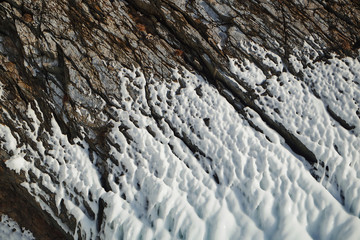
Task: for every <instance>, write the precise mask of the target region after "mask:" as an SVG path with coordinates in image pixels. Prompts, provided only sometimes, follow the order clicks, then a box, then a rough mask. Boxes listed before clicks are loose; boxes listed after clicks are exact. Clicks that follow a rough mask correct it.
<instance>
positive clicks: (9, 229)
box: [0, 215, 35, 240]
mask: <svg viewBox="0 0 360 240" xmlns="http://www.w3.org/2000/svg"><path fill="white" fill-rule="evenodd" d="M0 239H6V240H33V239H35V238H34V236H33V234H32V233H31V232H30V231H29V230H26V229H25V228H20V227H19V225H18V224H17V222H15V221H14V220H13V219H11V218H9V217H8V216H7V215H1V221H0Z"/></svg>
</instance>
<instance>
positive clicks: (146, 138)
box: [0, 0, 360, 239]
mask: <svg viewBox="0 0 360 240" xmlns="http://www.w3.org/2000/svg"><path fill="white" fill-rule="evenodd" d="M359 47H360V4H359V2H358V1H349V0H338V1H335V0H332V1H322V0H303V1H302V0H301V1H300V0H289V1H282V0H277V1H275V0H274V1H261V0H258V1H255V0H247V1H231V0H179V1H175V0H174V1H165V0H130V1H120V0H109V1H108V0H99V1H95V0H83V1H81V0H69V1H63V0H49V1H40V0H36V1H30V0H29V1H27V0H23V1H21V0H3V1H0V96H1V100H0V112H1V115H0V124H1V125H0V145H1V148H0V160H1V162H0V163H1V165H0V173H1V176H0V186H1V187H0V191H1V192H0V201H1V204H0V206H1V209H0V212H2V213H6V214H8V215H9V216H10V217H12V218H13V219H15V220H17V221H18V222H19V223H20V224H21V225H24V226H25V227H26V228H28V229H30V230H31V231H32V232H33V234H34V235H35V236H36V237H38V238H39V239H56V238H58V239H72V238H74V239H78V238H79V239H94V238H96V237H98V238H101V239H111V238H113V237H115V236H117V237H119V236H120V237H121V236H123V237H124V238H133V237H134V238H135V236H139V237H144V238H146V237H148V238H152V237H156V236H157V237H160V236H164V237H165V238H166V237H177V238H182V237H184V238H193V237H194V236H196V235H191V234H192V231H190V230H189V231H187V229H191V224H193V223H197V222H202V220H203V222H204V226H205V225H206V224H208V222H207V220H206V219H207V218H210V217H212V215H211V216H210V215H209V214H207V211H206V210H199V209H201V208H200V207H199V206H198V205H201V204H205V203H200V202H198V201H200V200H198V199H197V200H194V199H192V198H193V197H194V196H198V197H199V199H200V198H201V197H200V196H203V197H204V196H205V197H204V198H205V199H210V197H206V196H208V195H209V196H210V195H211V196H213V195H214V196H213V199H214V200H213V202H215V203H216V204H215V203H214V205H213V207H214V209H223V208H222V207H221V206H226V204H225V205H222V203H220V202H221V199H226V201H227V204H228V205H229V204H230V202H232V201H235V202H236V203H238V204H239V206H240V207H239V209H241V208H244V209H247V210H243V211H240V210H239V211H240V212H241V214H242V215H241V214H240V213H238V215H236V214H237V211H238V210H236V209H232V210H233V211H234V212H235V219H236V221H237V224H238V225H239V226H242V225H241V223H239V222H241V221H240V220H239V219H237V216H239V218H240V216H241V217H243V215H244V214H245V215H246V217H248V218H250V219H251V220H252V221H254V222H255V223H254V226H255V227H254V228H256V229H259V231H260V232H262V233H263V234H264V235H265V234H273V236H274V237H276V236H279V237H281V236H282V237H284V236H286V235H281V231H280V232H278V231H277V230H274V229H277V228H275V227H267V226H265V225H266V224H270V225H269V226H272V225H271V224H274V225H278V226H281V224H282V223H281V220H279V221H277V220H276V219H277V218H276V217H275V220H274V221H270V220H269V221H268V222H266V221H265V223H263V222H262V220H259V219H258V220H254V219H257V218H256V217H254V216H255V211H257V210H256V209H257V208H256V206H252V205H251V203H250V202H251V201H250V200H249V201H248V202H247V200H243V199H246V196H245V195H246V194H245V193H243V195H244V194H245V195H244V196H243V195H241V194H240V193H239V192H246V191H247V187H249V186H247V185H246V184H245V185H241V184H242V183H241V184H240V183H239V184H240V185H239V184H238V183H237V182H236V181H235V180H237V179H242V178H241V177H239V176H242V175H241V174H240V173H237V170H236V169H239V168H240V165H241V164H243V166H245V167H244V169H245V170H244V171H245V175H244V176H246V177H247V178H248V179H256V178H257V174H260V175H261V176H265V175H266V174H267V173H266V171H265V170H261V171H260V170H259V167H257V169H258V170H257V171H255V173H254V174H252V173H251V171H249V169H250V168H251V167H250V165H251V164H250V163H249V161H250V160H249V159H251V158H252V157H251V155H249V154H250V153H251V151H249V150H246V149H242V148H241V147H240V145H241V143H238V144H236V141H235V140H234V141H235V142H234V146H235V147H234V149H232V148H231V147H227V148H226V149H225V150H222V149H223V147H220V146H223V145H221V143H224V142H226V143H228V139H235V138H236V139H237V138H238V136H239V135H236V136H235V135H234V136H233V135H232V133H233V134H235V133H238V132H237V131H238V130H236V129H237V128H236V127H235V126H234V129H230V128H229V129H228V128H227V126H217V124H219V123H229V126H232V124H234V122H232V121H235V119H238V120H237V123H239V126H244V128H246V129H247V128H249V129H252V132H253V134H255V135H256V136H257V135H259V136H260V137H259V138H263V139H264V143H261V144H260V145H259V146H258V148H259V149H267V150H266V151H268V152H265V153H264V154H265V155H264V156H263V157H259V156H258V160H259V159H268V158H269V156H270V155H271V154H272V152H276V154H277V153H278V152H284V153H281V154H280V155H278V156H277V158H278V159H280V160H281V159H291V161H293V162H297V164H298V165H299V166H301V167H299V168H300V169H301V170H299V171H300V173H299V174H300V176H303V175H302V174H303V172H304V174H306V172H310V173H311V175H312V176H313V179H311V180H307V181H313V182H314V183H313V184H318V185H319V186H321V187H319V188H320V189H321V190H319V192H320V191H324V192H327V191H329V192H330V193H331V194H332V195H331V196H332V198H333V200H331V201H330V202H332V201H333V202H334V204H341V205H343V206H344V208H345V209H346V211H345V212H346V214H348V215H350V216H355V219H356V221H357V220H358V217H359V216H360V205H359V204H360V203H359V198H360V193H359V191H358V190H359V189H360V188H359V186H360V179H359V175H360V172H359V169H360V162H359V161H360V152H359V150H360V143H359V134H360V110H359V102H360V89H359V85H360V67H359V65H360V64H359V57H358V56H359V52H358V49H359ZM212 96H218V97H219V98H221V99H222V100H221V101H220V100H219V101H218V100H216V99H217V98H214V99H215V100H214V99H213V98H212ZM200 102H201V104H202V105H201V104H200ZM198 103H199V104H198ZM206 104H207V105H206ZM214 104H215V105H216V104H218V106H215V105H214ZM213 105H214V106H213ZM205 106H210V107H209V109H211V110H209V109H208V108H206V107H205ZM211 106H213V107H211ZM221 106H223V107H221ZM224 106H227V107H224ZM228 107H229V109H232V110H231V111H233V112H234V113H232V112H231V111H230V110H229V111H227V110H226V111H223V109H227V108H228ZM231 114H232V115H231ZM218 115H221V116H220V117H219V116H218ZM230 116H232V117H230ZM221 117H223V119H228V118H229V119H228V122H226V121H225V120H224V122H222V121H220V120H219V119H221ZM235 128H236V129H235ZM239 131H241V130H239ZM255 135H254V136H255ZM245 138H246V137H245V136H244V139H245ZM239 139H240V138H239ZM254 139H255V137H254ZM229 141H230V140H229ZM239 141H240V140H239ZM241 141H242V140H241ZM242 144H243V145H250V146H251V145H252V144H253V145H254V146H255V145H256V144H257V140H256V141H255V140H254V141H252V140H251V141H250V140H249V141H243V142H242ZM150 146H151V147H150ZM217 146H219V147H217ZM224 146H225V145H224ZM236 146H237V147H236ZM256 146H257V145H256ZM269 146H271V147H269ZM273 146H275V147H273ZM246 147H247V146H246ZM212 148H214V149H212ZM224 148H225V147H224ZM273 149H279V150H273ZM235 152H239V154H240V155H241V154H244V155H243V156H240V155H239V156H237V155H235ZM255 152H256V151H255ZM285 152H286V153H285ZM279 156H281V157H279ZM157 159H163V160H162V161H160V163H159V161H158V160H157ZM226 159H228V160H229V162H228V163H229V164H232V165H231V166H230V167H228V166H227V165H226V164H227V162H226ZM235 159H243V160H241V161H243V163H241V164H240V163H238V162H236V161H235ZM241 161H240V162H241ZM266 161H268V160H266ZM281 161H282V163H284V161H285V160H284V161H283V160H281ZM237 164H240V165H239V166H238V165H237ZM249 164H250V165H249ZM254 164H255V165H256V166H258V164H259V163H258V162H256V163H253V165H254ZM268 164H270V163H268ZM292 164H293V163H292ZM265 165H266V164H265ZM256 166H255V168H256ZM296 166H297V165H296ZM270 168H271V167H270ZM178 169H182V170H181V171H180V170H179V171H178ZM339 169H342V172H339V171H340V170H339ZM227 171H229V172H227ZM187 172H189V174H190V173H191V174H192V176H193V177H194V179H193V180H192V179H191V178H190V177H187V176H188V175H186V174H188V173H187ZM185 173H186V174H185ZM200 173H201V174H200ZM199 174H200V175H201V176H203V177H198V176H199ZM269 174H270V175H269V176H270V179H276V177H275V176H276V175H279V174H280V175H281V173H280V172H278V173H275V172H271V171H270V173H269ZM260 175H259V176H260ZM304 176H305V175H304ZM263 178H264V177H263ZM297 178H298V177H295V180H293V179H292V178H291V177H289V179H290V180H288V181H289V182H293V181H296V179H297ZM299 178H301V177H299ZM304 178H305V177H304ZM185 179H187V180H185ZM234 179H235V180H234ZM279 179H280V178H279ZM281 179H282V178H281ZM191 181H193V182H199V186H200V185H201V186H202V187H198V191H197V190H196V189H195V188H197V187H196V186H190V185H191V183H190V182H191ZM281 181H282V180H281ZM267 182H269V181H267ZM270 182H271V181H270ZM349 182H351V185H349ZM262 183H263V184H265V182H264V181H262ZM182 184H184V186H182ZM276 184H278V183H277V182H276V181H275V180H274V182H273V184H272V185H273V186H277V185H276ZM265 185H266V184H265ZM270 185H271V184H270ZM262 188H264V189H265V190H266V189H267V187H266V186H265V187H262ZM177 189H179V190H177ZM224 189H230V190H229V191H231V192H233V193H234V194H235V193H237V195H236V194H235V196H236V197H234V199H230V198H229V197H227V196H228V195H227V194H225V192H226V190H224ZM250 189H251V188H250V187H249V192H250ZM270 189H272V188H271V187H270ZM279 189H280V188H279ZM265 190H264V191H265ZM269 191H270V190H269ZM274 191H275V190H271V191H270V195H271V196H273V199H274V202H276V199H279V198H280V197H279V196H280V195H281V194H280V193H276V194H280V195H279V196H278V195H276V194H275V192H274ZM304 191H305V192H306V190H304ZM182 192H184V193H187V195H185V196H183V195H182V194H183V193H182ZM201 194H203V195H201ZM248 194H249V195H250V196H247V197H248V199H251V193H248ZM321 194H322V193H321ZM321 194H320V193H319V195H318V196H316V197H318V198H322V197H323V195H321ZM324 194H325V193H324ZM164 196H166V197H164ZM181 196H183V197H181ZM313 197H314V196H313ZM10 199H11V200H10ZM179 199H183V200H184V201H185V202H186V204H188V205H189V206H192V207H193V208H194V209H195V210H193V211H195V212H196V214H195V213H192V212H191V210H183V211H184V216H185V218H188V220H186V221H183V220H179V219H177V218H176V217H175V216H177V212H178V211H180V212H181V211H182V210H181V209H188V208H187V207H183V208H182V207H181V206H183V205H182V204H180V202H177V201H179ZM211 199H212V198H211ZM7 201H11V204H6V202H7ZM171 201H173V202H174V203H175V204H177V205H178V206H179V208H175V207H174V208H173V209H172V210H171V209H168V208H166V207H164V208H163V207H161V206H162V205H163V206H167V205H166V204H168V202H171ZM297 201H300V200H297V197H295V198H294V199H293V202H297ZM319 201H320V200H319ZM184 204H185V203H184ZM186 204H185V205H186ZM249 204H250V205H249ZM332 204H333V203H332ZM185 205H184V206H185ZM188 205H186V206H188ZM260 205H261V204H260ZM169 206H170V205H169ZM318 208H319V209H321V207H320V206H318ZM174 209H175V210H174ZM209 209H211V208H210V207H209ZM232 210H231V211H232ZM259 211H260V212H261V210H259ZM264 211H265V210H264ZM219 212H221V211H220V210H219ZM125 213H126V214H125ZM341 214H343V213H339V215H341ZM30 215H31V216H30ZM195 215H196V216H195ZM167 216H171V217H172V218H171V219H177V220H171V219H170V217H167ZM26 219H29V221H27V220H26ZM161 219H162V220H161ZM198 219H202V220H198ZM279 219H280V217H279ZM307 219H309V217H308V218H307ZM30 220H31V221H30ZM160 220H161V221H163V222H164V223H162V222H161V221H160ZM159 221H160V222H159ZM171 221H173V222H172V223H171ZM174 221H175V223H174ZM177 221H178V222H177ZM182 221H183V222H182ZM229 221H230V220H229ZM339 221H340V220H339ZM341 221H342V220H341ZM352 221H355V220H352ZM344 222H345V223H346V224H348V223H349V221H347V220H346V221H345V220H344ZM307 223H308V224H310V223H312V222H311V221H310V220H308V222H307ZM136 224H138V227H137V228H134V227H133V225H136ZM162 224H163V225H164V226H167V227H164V229H166V231H165V230H161V231H160V230H158V229H161V227H160V226H162ZM177 224H183V227H176V226H177ZM336 224H339V226H340V225H341V224H342V223H336ZM351 224H353V225H351ZM351 224H350V228H351V226H359V225H356V224H358V223H357V222H356V223H351ZM305 225H306V224H305ZM278 228H280V227H278ZM199 229H200V230H199V232H198V234H200V235H199V236H204V237H206V236H207V237H209V236H211V233H210V230H209V229H211V226H210V227H209V226H207V227H206V226H205V227H203V228H199ZM202 229H203V230H202ZM335 230H336V229H335ZM254 232H256V231H254ZM307 232H308V234H309V236H311V237H315V238H316V236H317V235H316V234H317V233H316V227H314V229H312V230H311V228H310V229H308V230H307ZM201 234H202V235H201ZM209 234H210V235H209ZM277 234H278V235H277ZM215 235H216V234H215ZM215 235H214V236H215ZM255 236H258V235H255ZM321 237H323V236H321ZM325 238H326V236H325Z"/></svg>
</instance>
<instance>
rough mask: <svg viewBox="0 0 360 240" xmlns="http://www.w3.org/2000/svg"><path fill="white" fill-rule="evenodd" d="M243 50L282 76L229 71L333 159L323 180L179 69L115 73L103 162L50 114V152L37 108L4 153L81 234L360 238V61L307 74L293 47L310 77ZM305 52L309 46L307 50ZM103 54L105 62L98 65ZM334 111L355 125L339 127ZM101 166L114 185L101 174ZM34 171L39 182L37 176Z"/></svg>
mask: <svg viewBox="0 0 360 240" xmlns="http://www.w3.org/2000/svg"><path fill="white" fill-rule="evenodd" d="M207 10H208V8H207V7H206V6H205V7H204V9H203V11H207ZM240 46H242V48H243V49H244V51H247V52H248V53H249V54H250V53H251V54H256V55H257V56H258V57H262V58H264V61H263V62H264V64H266V65H268V66H269V67H271V68H272V69H275V70H276V71H278V72H279V73H280V74H279V75H278V76H277V75H276V76H272V77H266V76H267V74H265V73H263V72H262V71H261V69H259V68H258V67H257V66H256V65H255V64H253V63H251V62H249V61H247V60H245V61H240V60H239V59H231V58H230V59H229V69H230V70H231V71H232V72H233V73H234V74H235V75H236V76H237V78H238V79H241V81H243V82H245V83H246V84H248V85H249V86H251V87H252V88H253V89H255V90H256V91H255V92H256V94H258V95H259V98H258V99H257V100H256V104H257V105H259V106H260V107H261V110H262V111H264V112H265V113H266V114H267V115H268V116H269V117H271V118H272V119H273V120H274V121H277V122H279V123H281V124H283V125H284V126H285V127H286V129H288V130H289V131H290V132H291V133H292V134H293V135H295V136H296V137H297V138H299V139H300V140H301V141H302V142H303V143H304V144H305V145H306V147H308V148H309V149H310V150H311V151H312V152H314V154H315V155H316V157H317V158H318V159H319V160H321V161H323V162H324V164H325V165H324V166H323V167H322V166H320V165H319V166H316V168H317V174H319V176H321V178H320V180H319V181H317V180H316V179H315V178H314V177H313V176H311V174H310V172H309V168H310V167H311V166H309V165H308V164H307V163H306V162H305V161H304V159H303V158H302V157H300V156H298V155H296V154H294V153H293V152H292V151H291V150H290V148H289V146H287V145H286V144H285V141H284V139H283V138H282V137H281V136H280V135H279V134H278V133H277V132H275V131H274V130H273V129H271V128H270V127H269V126H267V125H266V124H265V123H264V121H263V120H262V119H261V117H260V116H259V115H258V114H257V113H256V112H255V111H254V110H252V109H250V108H248V107H247V108H245V109H244V111H245V112H246V116H242V115H240V114H239V113H238V112H237V110H236V109H235V108H234V107H233V106H232V105H231V104H230V103H229V102H228V101H227V100H226V99H225V98H224V97H223V96H221V95H220V94H219V92H218V91H217V90H216V89H214V88H213V87H212V86H211V85H210V84H208V83H207V82H206V80H204V79H203V78H202V77H201V76H199V75H197V74H194V73H192V72H189V71H188V70H187V69H184V68H180V67H178V68H176V69H174V71H173V74H172V76H168V79H166V81H159V80H155V79H153V78H152V77H150V79H146V77H145V75H144V74H143V73H142V71H141V69H140V68H135V67H133V68H132V69H129V68H121V69H119V71H118V84H119V91H120V92H119V97H118V99H112V101H113V102H114V106H108V107H109V108H110V110H109V111H110V112H112V113H113V115H114V116H113V117H112V118H111V119H110V120H108V122H109V126H112V127H111V128H110V129H109V137H108V140H109V142H110V145H109V155H110V158H109V159H100V157H99V156H97V155H96V154H95V153H94V152H92V151H91V150H90V148H89V145H88V144H87V142H86V141H85V140H84V139H80V138H75V139H74V142H70V141H69V140H68V138H67V136H66V135H64V134H63V133H62V132H61V129H60V127H59V125H58V123H57V121H56V119H55V118H54V117H52V118H51V119H50V120H49V121H50V124H51V132H50V133H43V134H45V135H46V139H47V142H46V144H47V147H46V149H48V151H45V146H44V145H43V142H41V141H40V140H39V129H40V125H41V122H43V121H45V119H44V117H43V115H42V114H41V109H40V107H39V106H38V105H37V104H36V102H35V103H34V104H32V105H30V104H29V106H28V109H27V111H26V115H27V117H28V118H29V119H30V120H31V121H30V122H31V123H29V124H31V125H32V126H31V127H30V126H29V124H28V123H26V122H20V121H19V128H22V129H24V131H25V132H26V134H27V136H28V137H29V138H30V139H31V140H32V141H33V142H34V143H35V144H33V145H31V146H30V145H24V146H20V147H19V146H18V143H19V142H20V139H19V137H18V136H13V135H12V134H11V131H10V129H9V128H8V127H6V126H4V125H0V139H1V140H2V141H1V147H2V148H4V149H5V150H6V151H7V152H9V153H11V154H9V155H10V156H11V157H10V158H9V159H8V160H7V161H6V162H5V164H6V166H7V167H8V168H9V169H12V170H14V171H15V172H16V173H20V172H21V171H23V172H24V173H25V176H26V181H25V182H24V183H22V186H23V187H25V188H26V189H27V190H28V191H29V193H31V194H32V195H33V196H34V198H35V199H36V200H37V201H38V202H39V204H40V206H41V207H42V208H43V209H44V210H45V211H48V212H49V213H50V214H51V216H53V218H54V219H56V221H58V223H59V225H60V226H62V227H63V228H64V230H65V231H67V232H69V233H70V234H72V235H73V236H74V238H78V237H80V236H78V235H77V234H81V236H82V237H83V238H84V239H93V238H95V236H100V238H101V239H119V238H121V239H137V238H141V239H219V238H221V239H339V238H346V239H357V238H358V236H360V220H359V216H360V180H359V178H360V169H359V167H360V163H359V159H360V158H359V151H360V140H359V129H360V128H359V127H360V123H359V119H358V118H357V116H356V107H358V103H359V100H358V98H359V87H358V83H359V81H360V80H359V76H360V63H359V60H358V59H350V58H346V59H337V58H335V57H334V58H333V59H332V60H330V64H325V63H322V62H319V63H315V64H314V66H315V68H310V67H306V66H303V64H302V62H301V61H300V60H299V59H298V58H299V57H300V53H298V55H299V56H292V57H291V59H292V60H291V61H292V62H293V64H294V66H295V67H294V68H295V69H296V71H302V72H303V73H304V76H305V77H304V79H302V80H301V79H298V78H297V77H294V75H292V74H290V73H289V72H287V71H283V64H282V62H281V59H280V58H279V57H277V56H276V55H274V54H273V53H269V52H267V51H266V50H264V49H263V48H261V47H260V46H257V45H256V44H255V43H245V42H244V43H241V44H240ZM308 48H309V47H308ZM308 48H306V46H305V47H304V50H303V51H305V52H306V51H308V52H309V53H308V55H309V56H310V55H311V54H310V53H311V49H308ZM308 55H306V54H305V56H308ZM309 59H310V57H309ZM309 61H310V60H309ZM97 62H100V63H99V68H100V65H101V64H103V63H101V60H99V61H97ZM333 73H334V74H333ZM331 76H333V77H331ZM325 79H329V81H325ZM263 83H266V84H263ZM264 86H266V89H264V88H263V87H264ZM240 87H241V86H240V85H239V88H240ZM313 89H316V91H318V93H319V97H315V96H314V94H313ZM339 89H341V90H342V91H343V93H346V94H342V93H339V92H338V90H339ZM265 90H266V91H268V92H270V93H271V95H267V94H264V93H265ZM74 94H75V93H74ZM89 94H92V93H89ZM89 97H90V95H89ZM336 99H339V102H337V100H336ZM103 104H104V103H102V102H101V100H99V104H95V105H96V106H98V108H99V109H101V108H102V107H103ZM328 106H329V107H330V108H331V109H332V110H333V111H334V112H335V113H336V114H337V115H339V116H341V117H343V118H344V119H345V120H346V122H347V123H348V124H349V125H352V126H354V128H353V129H352V130H347V129H344V127H343V126H342V125H341V124H340V123H339V122H337V120H336V119H333V118H332V117H331V116H330V115H329V114H328V111H327V107H328ZM79 111H80V110H79ZM80 112H81V111H80ZM81 114H82V113H81ZM81 114H80V115H81ZM84 115H86V114H84ZM154 116H156V117H154ZM245 117H246V118H247V119H251V121H252V123H253V124H254V125H256V126H257V127H258V128H259V129H261V132H260V131H256V130H254V128H252V127H251V126H250V124H249V123H248V121H247V120H246V118H245ZM14 121H18V120H14ZM84 134H85V132H84ZM34 146H36V148H35V147H34ZM104 163H106V169H107V171H108V172H109V174H108V175H107V179H106V180H107V181H108V182H109V185H110V190H108V191H107V190H105V188H104V186H103V185H102V181H103V180H101V177H102V176H101V173H100V172H99V170H98V166H99V165H101V164H103V165H102V166H105V164H104ZM30 171H31V172H32V173H34V174H33V175H34V176H35V177H37V178H38V179H41V183H42V184H41V186H40V185H39V184H37V183H35V182H34V181H31V179H30V177H29V172H30ZM54 176H55V177H56V181H54V180H53V177H54ZM44 188H46V189H47V190H50V192H51V193H52V194H49V193H48V191H45V190H44ZM341 194H343V199H344V200H343V202H342V200H341V199H342V198H341ZM44 199H47V200H48V201H52V202H54V203H55V206H56V207H57V209H55V211H54V209H53V208H50V207H49V206H48V205H47V204H46V203H45V201H44ZM101 202H103V203H104V204H103V207H104V209H103V220H104V221H103V223H102V226H101V230H100V232H98V230H97V227H96V219H95V217H94V216H98V214H99V212H100V211H101V209H100V207H99V206H100V205H101V204H100V203H101ZM64 208H65V209H64ZM62 211H66V213H67V215H69V216H73V217H74V219H75V220H76V228H75V230H71V229H68V228H67V227H66V226H65V224H63V222H62V220H61V218H60V217H59V215H60V213H61V212H62ZM93 215H94V216H93Z"/></svg>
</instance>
